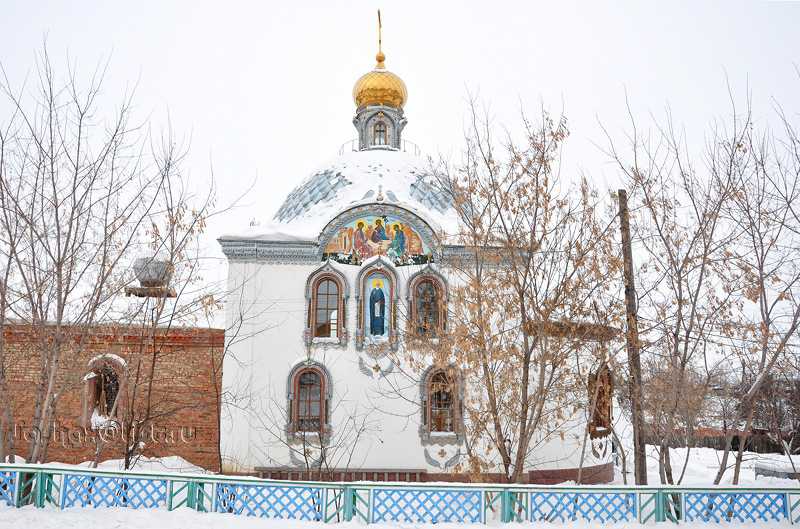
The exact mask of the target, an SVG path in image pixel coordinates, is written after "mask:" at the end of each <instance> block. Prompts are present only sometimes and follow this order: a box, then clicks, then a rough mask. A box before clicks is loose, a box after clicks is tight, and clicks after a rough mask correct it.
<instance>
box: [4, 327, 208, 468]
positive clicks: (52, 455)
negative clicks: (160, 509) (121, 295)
mask: <svg viewBox="0 0 800 529" xmlns="http://www.w3.org/2000/svg"><path fill="white" fill-rule="evenodd" d="M65 334H66V335H67V336H68V338H67V340H66V342H67V343H68V344H69V346H68V347H66V348H65V352H64V354H63V361H62V364H61V366H60V368H59V372H58V381H57V386H58V388H59V395H60V396H59V398H58V404H57V416H56V419H55V421H54V425H55V427H54V434H53V437H52V439H51V441H50V443H49V446H48V450H47V455H46V458H45V459H46V460H47V461H51V462H62V463H79V462H82V461H87V460H91V459H93V458H94V452H95V449H96V447H97V446H98V439H99V438H100V437H99V436H100V434H101V433H102V435H103V438H104V439H106V443H104V448H103V450H102V452H101V457H100V459H101V460H107V459H120V458H122V457H124V456H123V447H124V446H125V445H124V444H123V439H121V436H120V435H119V432H117V434H114V432H113V431H112V430H93V429H92V428H91V427H87V424H86V423H85V417H86V415H87V414H86V413H85V410H84V408H85V407H86V408H89V406H87V405H86V404H85V402H86V398H87V397H86V393H87V391H86V388H85V387H86V385H87V383H86V382H85V381H84V380H83V377H84V376H85V375H86V374H87V373H88V372H89V371H90V368H89V362H90V361H91V360H92V359H93V358H95V357H97V356H98V355H101V354H104V353H113V354H115V355H117V356H119V357H121V358H122V359H124V360H125V362H126V364H127V367H126V375H125V380H121V384H122V385H125V384H126V381H127V384H128V386H127V388H126V389H123V391H122V392H121V393H122V397H121V404H122V407H121V409H120V410H119V411H120V413H119V414H118V416H124V414H126V413H127V412H128V411H130V409H133V410H134V411H135V412H136V413H137V414H138V415H139V416H141V415H142V413H143V412H144V409H145V406H146V399H145V398H144V396H145V395H146V394H147V389H146V388H147V386H148V385H149V383H150V378H151V377H150V376H149V374H150V371H151V361H152V358H153V356H154V355H153V352H154V351H156V363H155V371H154V372H155V375H154V376H153V377H152V400H151V409H152V410H153V412H152V414H153V415H159V417H157V418H154V419H153V420H152V422H151V425H150V428H147V429H146V433H145V435H144V439H145V448H144V450H143V454H144V455H145V456H147V457H162V456H171V455H176V456H180V457H182V458H184V459H186V460H188V461H190V462H191V463H193V464H195V465H198V466H201V467H203V468H207V469H211V470H215V471H216V470H219V427H218V422H217V416H218V415H217V410H218V405H219V403H218V400H217V397H216V393H217V392H216V391H215V389H214V388H215V386H216V387H217V388H219V387H220V384H221V377H222V373H221V371H222V369H221V354H222V351H223V343H224V331H222V330H221V329H202V328H172V329H169V330H160V331H159V332H158V334H157V337H156V339H155V344H154V343H153V341H152V340H150V339H143V338H142V331H141V329H140V328H139V327H122V326H114V327H105V326H97V327H92V328H91V329H90V330H88V331H87V330H84V329H75V328H67V329H65ZM4 335H5V339H6V352H7V354H8V356H7V379H8V388H9V393H10V398H11V404H12V409H13V422H14V425H13V431H12V434H13V435H14V437H15V444H16V446H15V450H14V452H15V453H16V454H18V455H20V456H22V457H25V456H27V451H28V445H29V443H28V441H26V438H27V439H29V438H30V435H32V432H33V430H32V428H31V426H32V422H33V413H34V399H35V394H36V388H37V385H38V384H39V382H40V379H41V355H40V353H39V351H40V347H41V346H40V343H41V339H40V338H37V335H38V336H42V335H43V336H45V337H47V338H48V339H50V338H51V336H52V328H50V327H48V328H46V329H45V332H43V333H37V332H36V330H35V329H34V328H32V327H30V326H26V325H7V326H6V328H5V332H4ZM137 372H138V378H137ZM121 378H122V377H121ZM136 380H138V381H139V382H138V384H137V383H135V381H136ZM134 389H136V392H135V393H134V391H133V390H134ZM129 407H130V409H129ZM101 444H102V443H101Z"/></svg>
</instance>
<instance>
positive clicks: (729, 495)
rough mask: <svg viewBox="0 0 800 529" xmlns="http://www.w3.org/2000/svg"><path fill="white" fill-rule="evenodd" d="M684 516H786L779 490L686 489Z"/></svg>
mask: <svg viewBox="0 0 800 529" xmlns="http://www.w3.org/2000/svg"><path fill="white" fill-rule="evenodd" d="M684 499H685V502H686V514H685V519H686V520H687V521H690V522H691V521H695V520H698V521H703V522H769V521H781V520H785V519H786V518H787V515H786V513H787V506H786V496H785V495H784V494H783V493H780V492H724V493H710V492H687V493H685V495H684Z"/></svg>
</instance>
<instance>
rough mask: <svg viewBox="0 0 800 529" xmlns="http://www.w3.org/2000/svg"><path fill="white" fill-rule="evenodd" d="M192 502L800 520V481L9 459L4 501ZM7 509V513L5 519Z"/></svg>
mask: <svg viewBox="0 0 800 529" xmlns="http://www.w3.org/2000/svg"><path fill="white" fill-rule="evenodd" d="M2 505H5V506H8V507H21V506H24V505H35V506H37V507H53V508H59V509H68V508H74V507H84V508H86V507H91V508H99V507H127V508H130V509H167V510H170V511H171V510H174V509H178V508H181V507H188V508H190V509H194V510H197V511H200V512H218V513H230V514H234V515H245V516H259V517H266V518H284V519H298V520H308V521H317V522H326V523H336V522H340V521H350V520H359V521H361V522H364V523H379V522H406V523H424V522H427V523H438V522H456V523H457V522H464V523H484V524H491V525H494V524H499V523H508V522H568V521H589V522H605V523H609V524H614V523H620V522H639V523H642V524H646V523H657V522H673V523H682V522H715V523H719V522H773V523H778V522H783V523H786V522H789V523H791V524H800V488H798V487H795V488H744V487H736V488H725V487H718V488H694V487H606V486H557V485H556V486H537V485H510V486H504V485H494V484H422V483H420V484H411V483H374V482H372V483H366V482H349V483H330V482H292V481H271V480H263V479H256V478H249V477H242V476H219V475H206V474H178V473H147V472H110V471H104V470H94V469H82V468H81V469H79V468H75V467H57V466H50V465H3V464H0V506H2ZM2 508H3V507H0V519H1V518H2Z"/></svg>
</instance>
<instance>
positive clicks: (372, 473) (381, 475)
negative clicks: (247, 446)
mask: <svg viewBox="0 0 800 529" xmlns="http://www.w3.org/2000/svg"><path fill="white" fill-rule="evenodd" d="M256 473H257V474H258V475H259V477H262V478H265V479H280V480H295V481H402V482H416V481H419V482H439V481H444V482H452V483H473V482H474V483H505V482H506V480H505V476H504V475H503V474H499V473H483V474H480V475H479V476H477V477H474V476H471V475H469V474H454V473H446V472H442V473H436V472H431V473H429V472H427V471H425V470H411V469H409V470H398V469H393V470H372V469H364V470H359V469H350V470H340V469H334V470H330V471H324V472H319V471H313V470H312V471H308V470H289V469H279V468H256ZM524 478H527V481H525V483H530V484H536V485H555V484H557V483H563V482H565V481H577V480H578V469H577V468H565V469H558V470H531V471H529V472H528V473H527V474H525V475H524ZM613 480H614V465H613V464H612V463H606V464H604V465H596V466H591V467H584V468H583V471H582V473H581V484H583V485H596V484H598V483H610V482H611V481H613Z"/></svg>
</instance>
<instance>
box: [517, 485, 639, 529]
mask: <svg viewBox="0 0 800 529" xmlns="http://www.w3.org/2000/svg"><path fill="white" fill-rule="evenodd" d="M530 495H531V496H530V520H531V521H535V522H553V521H561V522H566V521H572V520H577V519H581V520H587V521H592V522H622V521H634V520H636V495H635V494H634V493H629V492H531V493H530Z"/></svg>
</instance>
